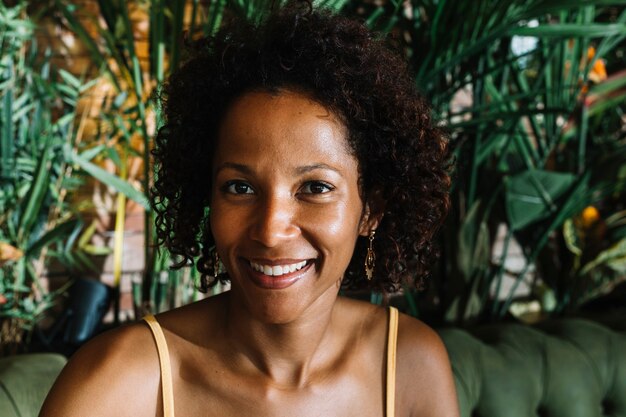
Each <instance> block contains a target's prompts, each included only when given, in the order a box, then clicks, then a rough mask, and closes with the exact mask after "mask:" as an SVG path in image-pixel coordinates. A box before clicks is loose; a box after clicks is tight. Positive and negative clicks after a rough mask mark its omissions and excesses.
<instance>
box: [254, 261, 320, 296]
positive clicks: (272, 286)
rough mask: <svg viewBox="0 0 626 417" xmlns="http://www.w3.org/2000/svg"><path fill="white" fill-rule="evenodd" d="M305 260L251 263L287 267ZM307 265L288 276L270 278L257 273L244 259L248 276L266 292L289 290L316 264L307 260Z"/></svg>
mask: <svg viewBox="0 0 626 417" xmlns="http://www.w3.org/2000/svg"><path fill="white" fill-rule="evenodd" d="M303 260H305V259H299V260H294V259H277V260H271V261H270V260H267V259H262V260H261V259H251V261H253V262H255V263H259V264H263V265H285V264H292V263H297V262H301V261H303ZM306 261H307V264H306V265H305V266H304V267H302V269H299V270H297V271H293V272H289V273H287V274H283V275H279V276H270V275H265V274H263V273H262V272H259V271H255V270H254V269H253V268H252V267H251V266H250V261H249V260H247V259H244V260H243V262H244V263H245V266H246V268H247V270H248V274H249V276H250V278H251V281H252V282H253V283H254V284H256V285H257V286H258V287H260V288H263V289H266V290H282V289H285V288H288V287H290V286H292V285H293V284H295V283H296V282H298V281H300V280H301V279H302V278H304V276H305V275H306V273H307V272H308V271H309V269H310V268H311V266H312V265H313V264H314V262H313V261H312V260H311V259H306Z"/></svg>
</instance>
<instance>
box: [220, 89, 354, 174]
mask: <svg viewBox="0 0 626 417" xmlns="http://www.w3.org/2000/svg"><path fill="white" fill-rule="evenodd" d="M233 156H240V157H251V156H257V157H258V156H262V157H276V158H280V160H281V161H286V160H287V159H288V160H289V161H291V162H296V160H298V159H300V160H307V159H309V161H307V162H323V163H328V162H331V163H332V162H337V163H341V164H345V163H346V161H345V160H346V159H349V160H351V161H349V162H350V164H351V165H352V164H356V160H355V158H354V156H353V155H352V151H351V148H350V146H349V144H348V140H347V128H346V126H345V125H344V123H343V122H342V121H341V120H340V118H339V117H338V116H337V115H336V114H335V113H334V112H332V111H331V110H329V109H328V108H326V107H324V106H323V105H321V104H319V103H318V102H316V101H314V100H312V99H310V98H309V97H308V96H306V95H304V94H301V93H297V92H292V91H285V90H281V91H279V92H265V91H254V92H249V93H246V94H244V95H243V96H241V97H239V98H238V99H237V100H236V101H235V102H234V103H233V104H232V105H231V106H230V108H229V109H228V111H227V112H226V114H225V116H224V118H223V120H222V124H221V126H220V130H219V135H218V144H217V149H216V154H215V157H216V159H221V158H224V157H229V158H230V157H233ZM311 159H323V160H320V161H312V160H311ZM278 161H279V160H276V162H278Z"/></svg>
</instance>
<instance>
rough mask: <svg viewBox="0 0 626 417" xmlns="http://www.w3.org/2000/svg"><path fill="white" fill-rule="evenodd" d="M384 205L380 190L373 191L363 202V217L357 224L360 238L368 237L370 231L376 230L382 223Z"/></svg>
mask: <svg viewBox="0 0 626 417" xmlns="http://www.w3.org/2000/svg"><path fill="white" fill-rule="evenodd" d="M386 203H387V202H386V201H385V200H384V199H383V195H382V191H381V189H380V188H377V189H375V190H374V191H372V192H371V193H370V194H369V196H368V197H367V199H366V200H365V206H364V207H363V215H362V216H361V222H360V223H359V234H360V235H361V236H368V235H369V234H370V231H372V230H376V228H378V225H379V224H380V222H381V221H382V219H383V215H384V213H385V206H386V205H387V204H386Z"/></svg>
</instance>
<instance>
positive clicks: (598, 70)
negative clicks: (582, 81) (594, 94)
mask: <svg viewBox="0 0 626 417" xmlns="http://www.w3.org/2000/svg"><path fill="white" fill-rule="evenodd" d="M595 56H596V48H594V47H593V46H590V47H589V48H588V49H587V61H588V62H590V61H591V60H592V59H593V57H595ZM606 78H607V75H606V66H605V65H604V60H603V59H597V60H596V62H594V63H593V68H591V71H589V79H590V80H591V81H593V82H594V83H599V82H601V81H604V80H606Z"/></svg>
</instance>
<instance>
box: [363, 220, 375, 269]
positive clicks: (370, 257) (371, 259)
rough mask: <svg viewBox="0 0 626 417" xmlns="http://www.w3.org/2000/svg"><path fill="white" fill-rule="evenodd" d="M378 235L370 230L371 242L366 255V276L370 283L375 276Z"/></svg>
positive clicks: (369, 237)
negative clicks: (376, 236)
mask: <svg viewBox="0 0 626 417" xmlns="http://www.w3.org/2000/svg"><path fill="white" fill-rule="evenodd" d="M375 234H376V230H370V234H369V236H368V239H369V240H370V243H369V246H368V248H367V254H366V255H365V276H366V277H367V280H368V281H371V280H372V277H373V276H374V265H375V264H376V255H375V254H374V247H373V246H374V235H375Z"/></svg>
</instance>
